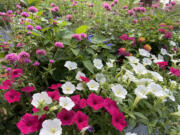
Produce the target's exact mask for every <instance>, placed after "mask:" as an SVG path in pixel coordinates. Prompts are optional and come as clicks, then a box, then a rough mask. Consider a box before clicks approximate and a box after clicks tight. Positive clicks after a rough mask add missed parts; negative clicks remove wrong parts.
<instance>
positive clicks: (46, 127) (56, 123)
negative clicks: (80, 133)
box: [39, 118, 62, 135]
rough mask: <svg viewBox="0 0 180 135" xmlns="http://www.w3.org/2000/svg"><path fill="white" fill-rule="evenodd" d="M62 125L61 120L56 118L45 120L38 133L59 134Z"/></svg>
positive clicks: (41, 134) (40, 134) (46, 134)
mask: <svg viewBox="0 0 180 135" xmlns="http://www.w3.org/2000/svg"><path fill="white" fill-rule="evenodd" d="M61 134H62V127H61V121H60V120H59V119H57V118H55V119H53V120H45V121H44V122H43V123H42V128H41V130H40V133H39V135H61Z"/></svg>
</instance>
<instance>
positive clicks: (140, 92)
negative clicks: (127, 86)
mask: <svg viewBox="0 0 180 135" xmlns="http://www.w3.org/2000/svg"><path fill="white" fill-rule="evenodd" d="M134 93H135V94H136V96H137V97H138V98H140V99H142V98H147V96H146V95H147V93H148V90H147V87H145V86H144V85H138V87H137V88H136V89H135V90H134Z"/></svg>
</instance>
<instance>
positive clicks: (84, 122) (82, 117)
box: [74, 111, 89, 130]
mask: <svg viewBox="0 0 180 135" xmlns="http://www.w3.org/2000/svg"><path fill="white" fill-rule="evenodd" d="M88 119H89V118H88V115H86V114H84V113H83V112H81V111H78V112H76V114H75V116H74V123H75V124H76V126H77V127H78V129H79V130H81V129H83V128H85V127H87V126H88Z"/></svg>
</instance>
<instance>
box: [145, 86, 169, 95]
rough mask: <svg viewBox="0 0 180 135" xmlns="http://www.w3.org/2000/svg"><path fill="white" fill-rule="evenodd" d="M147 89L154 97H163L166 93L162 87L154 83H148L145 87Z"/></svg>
mask: <svg viewBox="0 0 180 135" xmlns="http://www.w3.org/2000/svg"><path fill="white" fill-rule="evenodd" d="M147 89H148V91H149V92H151V93H152V94H154V95H155V96H156V97H165V96H166V93H165V92H164V91H163V89H162V87H161V86H160V85H159V84H156V83H150V84H149V85H148V87H147Z"/></svg>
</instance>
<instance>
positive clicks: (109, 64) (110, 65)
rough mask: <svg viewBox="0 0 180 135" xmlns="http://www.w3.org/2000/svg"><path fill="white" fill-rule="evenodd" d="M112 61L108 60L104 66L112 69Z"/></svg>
mask: <svg viewBox="0 0 180 135" xmlns="http://www.w3.org/2000/svg"><path fill="white" fill-rule="evenodd" d="M114 61H115V60H114V59H109V61H108V62H106V65H107V66H108V68H112V67H113V63H114Z"/></svg>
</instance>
